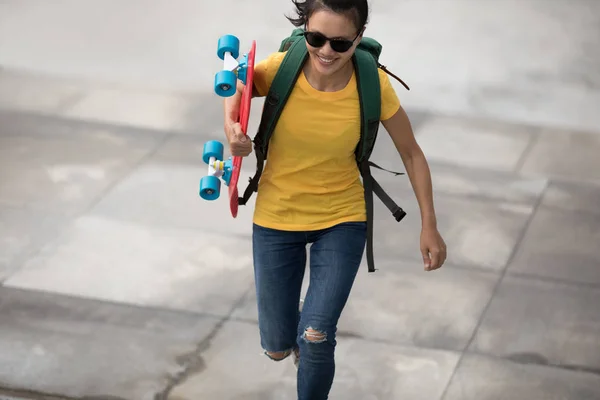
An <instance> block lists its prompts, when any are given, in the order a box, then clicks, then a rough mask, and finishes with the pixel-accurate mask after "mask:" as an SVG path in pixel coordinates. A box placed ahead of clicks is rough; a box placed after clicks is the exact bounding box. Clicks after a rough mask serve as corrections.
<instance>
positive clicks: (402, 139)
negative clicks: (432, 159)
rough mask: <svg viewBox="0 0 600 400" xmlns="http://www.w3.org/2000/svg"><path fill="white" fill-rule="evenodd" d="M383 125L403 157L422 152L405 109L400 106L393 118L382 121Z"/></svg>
mask: <svg viewBox="0 0 600 400" xmlns="http://www.w3.org/2000/svg"><path fill="white" fill-rule="evenodd" d="M381 123H382V124H383V126H384V128H385V130H386V131H387V132H388V134H389V135H390V137H391V138H392V141H393V142H394V145H395V146H396V149H397V150H398V152H399V153H400V155H401V156H402V157H411V156H412V155H413V154H415V153H416V152H418V151H420V147H419V145H418V143H417V140H416V139H415V135H414V132H413V130H412V126H411V124H410V120H409V118H408V115H406V112H405V111H404V108H402V107H401V106H400V107H399V108H398V111H396V113H395V114H394V115H393V116H391V117H390V118H388V119H386V120H384V121H381Z"/></svg>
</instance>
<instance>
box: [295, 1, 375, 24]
mask: <svg viewBox="0 0 600 400" xmlns="http://www.w3.org/2000/svg"><path fill="white" fill-rule="evenodd" d="M292 3H294V5H295V6H296V15H297V17H296V18H290V17H286V18H287V19H288V20H290V22H291V23H292V24H293V25H294V26H296V27H301V26H303V25H306V23H307V22H308V19H309V18H310V17H311V16H312V15H313V13H315V12H316V11H321V10H328V11H333V12H334V13H338V14H345V15H346V16H348V17H349V18H350V19H351V20H352V21H353V22H354V24H355V25H356V29H358V30H360V29H362V28H364V26H365V25H366V24H367V21H368V19H369V3H368V2H367V0H304V1H303V2H300V1H298V0H292Z"/></svg>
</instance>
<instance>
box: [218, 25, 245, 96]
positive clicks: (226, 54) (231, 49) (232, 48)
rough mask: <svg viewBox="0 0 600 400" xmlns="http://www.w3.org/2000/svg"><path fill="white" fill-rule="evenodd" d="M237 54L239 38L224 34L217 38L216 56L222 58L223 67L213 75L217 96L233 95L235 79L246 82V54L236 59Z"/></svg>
mask: <svg viewBox="0 0 600 400" xmlns="http://www.w3.org/2000/svg"><path fill="white" fill-rule="evenodd" d="M239 54H240V40H239V39H238V38H237V37H235V36H233V35H225V36H222V37H221V38H219V44H218V48H217V56H218V57H219V58H220V59H221V60H223V69H222V70H221V71H219V72H217V74H216V75H215V92H216V93H217V94H218V95H219V96H222V97H231V96H233V95H234V94H235V92H236V91H237V87H236V83H237V79H239V80H240V81H242V83H243V84H244V85H245V84H246V76H247V69H248V55H247V54H244V55H243V56H242V58H241V59H240V61H238V60H237V58H238V56H239ZM236 72H237V75H236Z"/></svg>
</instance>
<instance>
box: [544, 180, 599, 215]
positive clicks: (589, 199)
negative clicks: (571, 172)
mask: <svg viewBox="0 0 600 400" xmlns="http://www.w3.org/2000/svg"><path fill="white" fill-rule="evenodd" d="M542 205H543V206H547V207H556V208H559V209H561V210H565V211H584V212H587V213H593V214H598V213H600V184H593V183H591V182H569V181H560V180H553V181H551V182H550V183H549V185H548V189H547V190H546V192H545V194H544V198H543V200H542Z"/></svg>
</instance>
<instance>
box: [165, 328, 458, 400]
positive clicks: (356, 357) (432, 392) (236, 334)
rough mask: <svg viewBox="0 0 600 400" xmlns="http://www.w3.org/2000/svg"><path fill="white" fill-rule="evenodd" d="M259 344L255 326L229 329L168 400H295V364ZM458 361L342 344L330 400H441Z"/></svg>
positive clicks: (446, 355)
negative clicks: (275, 356)
mask: <svg viewBox="0 0 600 400" xmlns="http://www.w3.org/2000/svg"><path fill="white" fill-rule="evenodd" d="M259 343H260V341H259V338H258V328H257V326H256V325H253V324H247V323H241V322H232V321H230V322H228V323H226V324H225V325H224V326H223V328H222V330H221V331H220V332H219V333H218V334H217V335H216V336H215V338H214V339H213V340H212V341H211V343H210V346H209V347H208V348H207V350H206V351H204V352H203V353H202V354H201V355H200V356H201V358H202V360H203V365H205V368H204V369H202V371H199V372H198V373H196V374H193V375H190V376H188V377H187V379H186V380H185V381H184V382H183V383H182V384H181V385H179V386H177V387H176V388H174V390H173V391H172V392H171V393H170V396H169V397H168V399H169V400H192V399H199V398H215V399H223V400H234V399H236V400H237V399H240V400H241V399H244V400H275V399H277V400H284V399H290V400H291V399H296V398H297V396H296V369H295V368H294V366H293V363H292V361H291V359H286V360H284V361H282V362H278V363H276V362H273V361H271V360H269V359H268V358H266V357H265V356H264V355H262V350H261V349H260V347H259ZM232 360H235V362H232ZM457 360H458V354H456V353H452V352H445V351H436V350H423V349H413V348H407V347H400V346H393V345H389V344H383V343H373V342H368V341H364V340H359V339H353V338H342V339H339V340H338V345H337V348H336V378H335V380H334V384H333V387H332V391H331V393H330V395H331V398H332V399H348V400H354V399H356V400H358V399H361V400H363V399H369V400H371V399H395V398H427V399H432V400H436V399H440V396H441V394H442V392H443V390H444V388H445V386H446V385H447V383H448V381H449V379H450V375H451V374H452V371H453V370H454V367H455V366H456V363H457ZM232 382H235V384H234V385H232V384H231V383H232Z"/></svg>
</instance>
